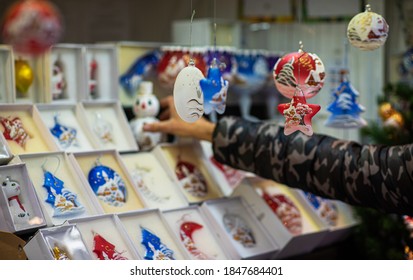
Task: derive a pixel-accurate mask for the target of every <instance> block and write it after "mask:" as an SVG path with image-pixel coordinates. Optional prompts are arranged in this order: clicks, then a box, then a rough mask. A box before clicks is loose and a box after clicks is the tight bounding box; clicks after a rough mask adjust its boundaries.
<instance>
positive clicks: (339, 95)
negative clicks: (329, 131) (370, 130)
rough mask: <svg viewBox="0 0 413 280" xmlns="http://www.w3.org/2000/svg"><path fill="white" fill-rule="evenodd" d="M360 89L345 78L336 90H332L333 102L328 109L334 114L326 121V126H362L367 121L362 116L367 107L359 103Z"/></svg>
mask: <svg viewBox="0 0 413 280" xmlns="http://www.w3.org/2000/svg"><path fill="white" fill-rule="evenodd" d="M358 96H359V93H358V91H357V90H356V89H355V88H354V87H353V86H352V85H351V83H350V82H349V81H348V80H347V78H344V79H343V81H342V82H341V84H340V85H339V86H338V88H337V89H336V90H334V91H333V92H332V98H333V101H332V103H331V104H330V105H329V106H328V107H327V110H328V111H330V112H331V113H332V114H331V115H330V117H329V118H328V119H327V121H326V122H325V125H326V126H329V127H335V128H360V127H363V126H365V125H367V122H366V121H365V120H364V119H363V118H362V117H360V113H362V112H364V111H365V108H364V107H363V106H362V105H360V104H358V103H357V100H356V99H357V98H358Z"/></svg>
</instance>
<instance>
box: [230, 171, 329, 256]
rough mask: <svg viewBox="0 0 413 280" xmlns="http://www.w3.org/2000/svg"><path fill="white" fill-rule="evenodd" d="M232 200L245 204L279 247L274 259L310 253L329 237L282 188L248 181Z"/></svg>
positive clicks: (308, 210) (309, 212) (258, 180)
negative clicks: (239, 200)
mask: <svg viewBox="0 0 413 280" xmlns="http://www.w3.org/2000/svg"><path fill="white" fill-rule="evenodd" d="M264 194H265V196H264ZM232 196H240V197H242V198H243V199H244V200H245V201H246V202H247V204H248V206H249V209H251V210H252V212H253V213H254V214H255V216H256V217H257V218H258V220H259V221H260V222H261V224H262V225H263V226H264V228H265V229H266V230H267V231H268V232H269V235H270V237H271V238H272V239H274V241H275V242H276V243H277V244H278V245H279V246H280V251H279V252H278V253H277V254H276V256H275V258H276V259H285V258H290V257H293V256H297V255H302V254H306V253H309V252H311V251H313V250H314V249H315V248H317V247H318V246H320V243H321V242H322V240H323V239H324V238H325V237H326V236H327V235H328V233H329V231H328V227H327V226H326V225H325V223H323V222H322V221H321V220H320V218H319V217H318V216H317V215H316V214H315V212H314V211H312V209H311V208H310V207H309V206H308V205H307V204H303V203H302V201H301V200H300V199H299V198H298V196H297V194H296V193H295V192H291V189H290V188H288V187H286V186H285V185H281V184H278V183H276V182H274V181H271V180H264V179H261V178H248V179H245V180H244V181H243V182H242V184H241V185H239V186H238V187H237V188H236V189H235V191H234V192H233V194H232Z"/></svg>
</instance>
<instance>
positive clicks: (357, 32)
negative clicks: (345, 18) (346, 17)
mask: <svg viewBox="0 0 413 280" xmlns="http://www.w3.org/2000/svg"><path fill="white" fill-rule="evenodd" d="M388 33H389V25H388V24H387V22H386V20H385V19H384V18H383V17H382V16H381V15H379V14H376V13H374V12H372V11H371V7H370V4H367V5H366V10H365V11H364V12H362V13H359V14H357V15H355V16H354V17H353V18H352V19H351V20H350V22H349V24H348V27H347V38H348V40H349V42H350V44H352V45H353V46H354V47H356V48H359V49H361V50H364V51H371V50H375V49H377V48H379V47H381V46H382V45H383V44H384V43H385V42H386V40H387V36H388Z"/></svg>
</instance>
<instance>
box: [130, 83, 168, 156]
mask: <svg viewBox="0 0 413 280" xmlns="http://www.w3.org/2000/svg"><path fill="white" fill-rule="evenodd" d="M159 109H160V104H159V100H158V98H157V97H156V95H154V94H153V83H152V82H147V81H144V82H141V84H140V86H139V92H138V94H137V95H136V98H135V103H134V104H133V113H134V114H135V118H134V119H132V120H131V121H130V122H129V126H130V128H131V130H132V133H133V136H134V137H135V140H136V143H137V144H138V146H139V148H140V149H141V150H142V151H148V150H151V149H153V148H154V147H155V146H156V145H157V144H159V143H160V142H162V141H163V140H164V134H162V133H161V132H146V131H143V126H144V125H145V124H146V123H154V122H159V119H157V118H156V116H157V115H158V113H159Z"/></svg>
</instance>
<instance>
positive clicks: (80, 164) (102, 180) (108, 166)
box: [69, 150, 147, 214]
mask: <svg viewBox="0 0 413 280" xmlns="http://www.w3.org/2000/svg"><path fill="white" fill-rule="evenodd" d="M69 158H70V160H71V162H72V163H73V165H74V168H75V170H76V172H77V174H78V176H79V179H80V180H82V183H83V184H84V185H87V186H88V189H89V190H90V191H92V193H93V194H94V196H95V197H96V198H97V200H98V202H99V204H100V206H101V208H102V209H103V211H104V213H107V214H114V213H123V212H128V211H133V210H139V209H143V208H147V205H146V204H145V201H144V200H143V199H142V197H141V194H140V192H139V191H138V190H137V187H136V186H135V184H134V183H133V180H132V178H131V175H130V174H129V173H128V170H127V168H126V166H125V164H124V163H123V161H122V159H121V158H120V154H119V152H118V151H117V150H96V151H92V152H77V153H71V154H70V155H69Z"/></svg>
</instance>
